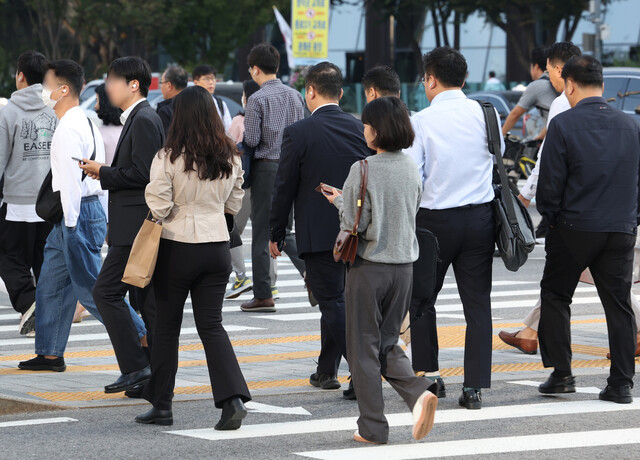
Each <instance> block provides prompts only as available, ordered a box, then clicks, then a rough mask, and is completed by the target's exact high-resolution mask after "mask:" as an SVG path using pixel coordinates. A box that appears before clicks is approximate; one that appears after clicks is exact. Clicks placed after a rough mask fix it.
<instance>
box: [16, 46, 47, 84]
mask: <svg viewBox="0 0 640 460" xmlns="http://www.w3.org/2000/svg"><path fill="white" fill-rule="evenodd" d="M17 70H18V73H20V72H22V73H23V74H24V78H26V79H27V85H29V86H31V85H35V84H37V83H42V82H43V81H44V74H45V73H47V58H46V57H44V54H42V53H39V52H37V51H35V50H31V51H25V52H24V53H22V54H21V55H20V56H18V69H17Z"/></svg>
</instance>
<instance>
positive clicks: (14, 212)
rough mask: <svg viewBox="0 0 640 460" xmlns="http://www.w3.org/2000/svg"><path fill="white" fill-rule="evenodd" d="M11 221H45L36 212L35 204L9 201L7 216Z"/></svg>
mask: <svg viewBox="0 0 640 460" xmlns="http://www.w3.org/2000/svg"><path fill="white" fill-rule="evenodd" d="M6 220H8V221H10V222H44V220H42V219H40V216H38V214H36V205H35V204H11V203H7V217H6Z"/></svg>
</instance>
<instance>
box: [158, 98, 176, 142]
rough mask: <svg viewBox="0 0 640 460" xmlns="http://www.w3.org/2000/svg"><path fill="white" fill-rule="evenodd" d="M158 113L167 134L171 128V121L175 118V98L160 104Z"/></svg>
mask: <svg viewBox="0 0 640 460" xmlns="http://www.w3.org/2000/svg"><path fill="white" fill-rule="evenodd" d="M156 112H157V113H158V116H159V117H160V120H162V126H163V127H164V132H165V134H166V133H168V132H169V126H171V119H172V118H173V98H171V99H167V100H165V101H162V102H160V103H158V108H157V109H156Z"/></svg>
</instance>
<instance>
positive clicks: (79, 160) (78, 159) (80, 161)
mask: <svg viewBox="0 0 640 460" xmlns="http://www.w3.org/2000/svg"><path fill="white" fill-rule="evenodd" d="M71 159H72V160H73V161H77V162H78V163H82V164H83V165H84V164H86V163H85V162H84V161H82V158H76V157H71Z"/></svg>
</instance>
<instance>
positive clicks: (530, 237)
mask: <svg viewBox="0 0 640 460" xmlns="http://www.w3.org/2000/svg"><path fill="white" fill-rule="evenodd" d="M478 102H479V103H480V106H481V107H482V111H483V113H484V119H485V122H486V125H487V138H488V140H489V152H491V153H492V154H493V155H494V156H495V158H496V165H497V167H498V174H499V176H500V184H496V185H494V191H495V194H496V197H495V199H494V200H493V203H492V204H493V214H494V219H495V227H496V244H497V246H498V252H499V253H500V257H502V261H503V262H504V266H505V267H506V268H507V270H509V271H512V272H515V271H518V269H519V268H520V267H522V266H523V265H524V264H525V262H526V261H527V258H528V257H529V253H530V252H531V251H533V249H534V248H535V246H536V238H535V229H534V227H533V221H532V220H531V216H530V215H529V211H528V210H527V208H526V207H525V206H524V204H522V202H521V201H520V200H519V199H518V195H517V193H515V192H514V191H513V190H512V189H511V187H510V184H509V178H508V177H507V172H506V170H505V167H504V163H503V161H502V152H501V150H500V135H501V134H500V126H499V124H498V117H497V116H496V112H495V109H494V108H493V105H491V103H490V102H484V101H478Z"/></svg>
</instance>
